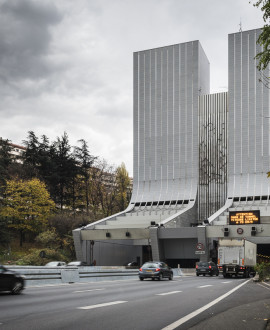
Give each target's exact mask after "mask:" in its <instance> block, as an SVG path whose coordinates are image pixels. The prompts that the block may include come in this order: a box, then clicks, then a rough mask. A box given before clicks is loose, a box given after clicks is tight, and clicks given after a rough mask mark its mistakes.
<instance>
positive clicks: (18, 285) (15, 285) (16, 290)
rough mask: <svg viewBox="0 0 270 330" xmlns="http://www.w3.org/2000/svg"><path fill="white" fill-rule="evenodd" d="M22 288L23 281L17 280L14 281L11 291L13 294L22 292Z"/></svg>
mask: <svg viewBox="0 0 270 330" xmlns="http://www.w3.org/2000/svg"><path fill="white" fill-rule="evenodd" d="M22 289H23V284H22V282H19V281H15V282H14V283H13V287H12V289H11V293H12V294H20V293H21V292H22Z"/></svg>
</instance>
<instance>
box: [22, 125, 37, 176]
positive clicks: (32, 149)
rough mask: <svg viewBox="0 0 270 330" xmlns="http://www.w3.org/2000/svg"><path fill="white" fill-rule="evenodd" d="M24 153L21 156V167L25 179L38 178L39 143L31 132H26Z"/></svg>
mask: <svg viewBox="0 0 270 330" xmlns="http://www.w3.org/2000/svg"><path fill="white" fill-rule="evenodd" d="M23 144H24V146H25V147H26V151H25V153H24V155H23V166H24V169H25V173H26V176H27V178H29V179H31V178H35V177H39V171H38V168H39V164H40V160H39V141H38V138H37V136H36V135H35V133H34V132H33V131H29V132H28V136H27V140H24V141H23Z"/></svg>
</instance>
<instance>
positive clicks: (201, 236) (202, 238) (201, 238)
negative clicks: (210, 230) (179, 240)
mask: <svg viewBox="0 0 270 330" xmlns="http://www.w3.org/2000/svg"><path fill="white" fill-rule="evenodd" d="M197 234H198V243H201V244H203V246H204V250H202V251H204V252H205V253H204V254H199V255H198V256H199V257H200V261H208V260H209V247H208V240H207V238H206V228H205V226H198V227H197Z"/></svg>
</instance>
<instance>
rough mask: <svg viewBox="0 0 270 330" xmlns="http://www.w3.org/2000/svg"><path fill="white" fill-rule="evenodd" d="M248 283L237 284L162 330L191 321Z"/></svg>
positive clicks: (174, 327) (168, 329) (172, 328)
mask: <svg viewBox="0 0 270 330" xmlns="http://www.w3.org/2000/svg"><path fill="white" fill-rule="evenodd" d="M249 281H250V279H249V280H247V281H245V282H243V283H241V284H239V285H238V286H237V287H235V288H233V289H232V290H230V291H228V292H227V293H225V294H223V295H222V296H220V297H218V298H217V299H215V300H213V301H211V302H210V303H208V304H206V305H204V306H203V307H201V308H199V309H197V310H195V311H194V312H192V313H190V314H188V315H186V316H184V317H182V318H181V319H179V320H177V321H175V322H173V323H171V324H169V325H168V326H166V327H165V328H163V329H162V330H174V329H176V328H178V327H179V326H180V325H182V324H183V323H186V322H187V321H189V320H191V319H192V318H193V317H195V316H197V315H199V314H200V313H202V312H204V311H205V310H207V309H208V308H210V307H212V306H214V305H215V304H217V303H219V302H220V301H221V300H223V299H225V298H227V297H228V296H230V295H231V294H232V293H234V292H235V291H237V290H238V289H240V288H241V287H242V286H243V285H245V284H247V283H248V282H249Z"/></svg>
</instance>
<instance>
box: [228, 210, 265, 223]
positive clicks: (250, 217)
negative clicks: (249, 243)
mask: <svg viewBox="0 0 270 330" xmlns="http://www.w3.org/2000/svg"><path fill="white" fill-rule="evenodd" d="M258 223H260V211H259V210H256V211H239V212H238V211H236V212H232V211H231V212H229V224H230V225H256V224H258Z"/></svg>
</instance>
